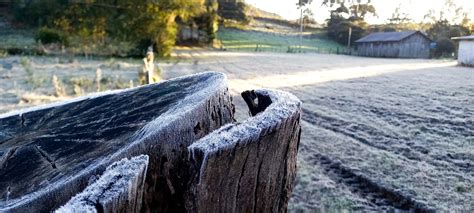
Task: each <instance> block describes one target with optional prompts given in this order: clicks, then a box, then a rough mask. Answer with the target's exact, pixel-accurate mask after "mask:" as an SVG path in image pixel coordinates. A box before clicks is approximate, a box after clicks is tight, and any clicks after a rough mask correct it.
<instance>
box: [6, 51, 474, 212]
mask: <svg viewBox="0 0 474 213" xmlns="http://www.w3.org/2000/svg"><path fill="white" fill-rule="evenodd" d="M176 54H177V55H178V56H179V58H181V59H182V61H180V60H177V61H175V62H173V63H166V64H160V67H161V68H162V70H163V76H164V78H165V79H167V78H172V77H177V76H181V75H186V74H191V73H196V72H201V71H208V70H214V71H221V72H224V73H226V74H227V76H228V78H229V85H230V88H231V90H232V91H233V92H234V94H235V95H236V98H235V102H236V105H237V109H238V111H237V118H238V119H240V120H242V119H245V118H246V117H247V114H246V112H245V110H242V109H245V106H244V102H243V101H242V100H241V99H240V98H239V97H238V93H240V92H241V91H243V90H247V89H253V88H261V87H269V88H278V89H282V90H286V91H290V92H292V93H294V94H295V95H296V96H298V97H299V98H300V99H301V100H302V101H303V110H304V114H303V123H302V126H303V132H302V141H301V145H300V152H299V159H298V160H299V162H298V163H299V170H298V177H297V185H296V188H295V190H294V194H293V197H292V200H291V202H290V209H291V210H300V209H301V210H333V209H351V210H355V209H365V210H380V209H390V208H394V207H396V208H400V209H404V208H422V209H429V208H435V209H446V210H453V209H458V210H473V209H474V201H473V200H474V107H473V106H474V69H472V68H465V67H458V66H455V62H453V61H439V60H409V59H374V58H361V57H351V56H338V55H322V54H275V53H235V52H234V53H233V52H207V51H177V52H176ZM30 60H31V64H32V65H31V67H32V68H33V70H38V72H35V73H37V74H36V75H41V76H43V75H44V76H46V77H45V79H50V78H51V74H52V73H56V74H57V75H59V76H61V77H60V78H61V79H65V80H64V82H67V81H66V80H67V79H70V78H71V76H77V77H80V76H86V77H85V78H88V79H91V80H92V81H93V79H94V75H95V70H96V69H97V68H99V67H102V69H103V70H104V75H105V76H109V77H110V79H111V80H110V82H114V81H117V80H114V79H121V81H123V82H129V80H132V79H135V78H136V73H137V71H138V69H139V67H140V65H139V64H138V63H137V62H136V61H127V62H114V63H111V62H110V61H88V60H79V61H72V63H69V62H64V63H59V61H58V59H51V58H46V59H45V58H30ZM20 62H21V58H19V57H10V58H5V59H0V96H1V97H0V111H7V110H11V109H15V108H18V107H24V106H28V105H34V104H37V103H39V102H31V101H30V102H25V101H24V100H23V99H26V100H28V99H27V98H22V97H23V96H25V95H28V94H34V95H36V96H40V95H48V94H52V86H51V83H50V82H47V81H46V83H43V84H41V85H40V86H38V87H35V86H31V85H34V84H35V82H34V81H32V82H31V83H30V81H31V80H28V79H27V77H25V76H24V74H22V73H25V71H24V68H23V65H21V63H20ZM2 64H3V65H2ZM5 64H6V65H5ZM9 64H12V68H11V69H8V68H9ZM117 64H119V65H117ZM117 66H118V67H117ZM36 68H37V69H36ZM40 70H41V72H39V71H40ZM135 82H136V80H135ZM113 85H114V84H111V86H109V87H110V88H113V87H114V86H113ZM122 86H123V85H122ZM92 87H93V86H92ZM47 97H51V96H47ZM66 98H67V97H66ZM22 100H23V101H22ZM41 101H43V102H44V101H49V100H43V99H42V100H41ZM41 101H40V102H41ZM20 102H21V104H18V103H20ZM239 109H240V110H239Z"/></svg>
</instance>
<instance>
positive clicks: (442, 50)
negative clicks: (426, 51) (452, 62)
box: [434, 38, 456, 57]
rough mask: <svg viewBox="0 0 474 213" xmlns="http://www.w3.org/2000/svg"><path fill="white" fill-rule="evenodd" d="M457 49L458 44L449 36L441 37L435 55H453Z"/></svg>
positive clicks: (437, 42)
mask: <svg viewBox="0 0 474 213" xmlns="http://www.w3.org/2000/svg"><path fill="white" fill-rule="evenodd" d="M455 50H456V45H455V44H454V42H453V41H452V40H451V39H449V38H441V39H438V40H436V49H435V52H434V56H435V57H441V56H451V55H452V54H453V52H454V51H455Z"/></svg>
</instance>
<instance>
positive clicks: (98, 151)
mask: <svg viewBox="0 0 474 213" xmlns="http://www.w3.org/2000/svg"><path fill="white" fill-rule="evenodd" d="M225 80H226V78H225V76H224V75H223V74H220V73H214V72H208V73H202V74H197V75H192V76H186V77H181V78H176V79H174V80H170V81H165V82H162V83H159V84H153V85H147V86H143V87H139V88H134V89H127V90H122V91H115V92H110V93H99V94H96V95H92V96H87V97H82V98H79V99H75V100H72V101H68V102H63V103H58V104H52V105H47V106H42V107H37V108H31V109H27V110H23V111H19V112H13V113H8V114H3V115H0V211H2V212H3V211H19V212H27V211H30V210H34V211H37V212H45V211H51V210H54V209H56V208H58V207H59V206H60V205H63V204H64V203H66V202H67V201H68V200H69V199H70V198H71V197H72V196H74V195H76V194H77V193H79V192H81V191H82V190H84V188H85V187H86V186H87V185H88V180H89V179H90V177H92V176H95V175H99V174H101V173H102V172H103V171H104V170H105V168H106V167H107V166H109V165H110V164H112V163H113V162H115V161H117V160H120V159H122V158H125V157H131V156H137V155H140V154H148V155H149V156H150V159H149V166H148V171H147V173H148V175H147V177H146V180H145V189H144V199H143V209H144V210H146V211H150V210H152V209H155V210H156V209H158V210H167V209H168V210H172V209H173V208H177V207H176V206H180V205H181V206H182V203H183V201H182V198H181V197H180V195H181V194H182V193H181V192H183V191H184V189H185V188H184V185H185V181H183V180H182V178H183V177H186V176H185V174H184V173H186V172H185V171H186V170H182V168H185V167H183V165H185V163H186V162H185V160H183V159H186V156H187V147H188V146H189V145H190V144H191V143H192V142H194V141H196V140H198V139H199V138H201V137H203V136H204V135H206V134H208V133H209V132H211V131H212V130H214V129H217V128H219V127H220V126H222V125H224V124H226V123H229V122H231V121H233V113H234V108H233V105H232V102H231V96H230V94H229V92H228V89H227V85H226V82H225ZM160 208H162V209H160Z"/></svg>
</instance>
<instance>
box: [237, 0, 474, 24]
mask: <svg viewBox="0 0 474 213" xmlns="http://www.w3.org/2000/svg"><path fill="white" fill-rule="evenodd" d="M445 1H446V0H372V4H373V5H374V7H375V9H376V12H377V14H378V16H379V17H367V20H366V21H367V22H369V23H370V24H383V23H386V21H387V19H388V18H390V17H391V16H392V13H393V11H394V10H395V8H396V7H397V6H399V5H400V8H401V11H402V12H404V13H407V14H409V17H410V18H411V19H413V20H414V21H416V22H419V21H422V20H423V16H424V15H425V14H426V13H427V12H428V10H430V9H434V10H435V11H446V10H445V7H444V3H445ZM245 2H246V3H247V4H250V5H253V6H255V7H258V8H260V9H263V10H265V11H268V12H272V13H276V14H278V15H280V16H282V17H283V18H285V19H290V20H293V19H297V18H299V15H300V13H299V11H298V10H297V9H296V3H297V2H298V0H245ZM321 2H322V0H313V3H312V5H311V6H310V8H311V9H312V10H313V13H314V19H315V20H316V21H317V22H318V23H324V20H325V19H327V18H328V17H329V12H328V8H327V7H325V6H321ZM454 3H455V4H456V5H458V6H462V8H463V9H464V10H465V11H466V12H468V13H469V17H470V19H471V20H472V21H474V0H454Z"/></svg>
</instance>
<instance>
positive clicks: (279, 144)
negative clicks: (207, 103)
mask: <svg viewBox="0 0 474 213" xmlns="http://www.w3.org/2000/svg"><path fill="white" fill-rule="evenodd" d="M242 95H243V96H244V99H245V100H246V102H247V104H248V105H249V108H250V111H251V113H252V114H256V116H255V117H251V118H249V119H248V120H246V121H244V122H243V123H236V124H228V125H226V126H224V127H221V128H220V129H218V130H216V131H214V132H212V133H211V134H209V135H207V136H206V137H204V138H202V139H201V140H199V141H197V142H195V143H194V144H192V145H191V146H190V147H189V148H188V150H189V155H190V156H189V158H190V161H191V166H192V168H193V169H192V170H193V172H192V174H193V176H192V180H191V181H190V186H189V189H188V191H187V203H186V209H187V211H189V212H285V211H286V209H287V203H288V200H289V198H290V195H291V191H292V189H293V183H294V180H295V176H296V155H297V150H298V144H299V141H300V133H301V132H300V131H301V127H300V117H301V102H300V101H299V100H298V99H297V98H296V97H295V96H293V95H291V94H288V93H285V92H280V91H273V90H257V91H255V92H253V91H250V92H244V93H243V94H242Z"/></svg>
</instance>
